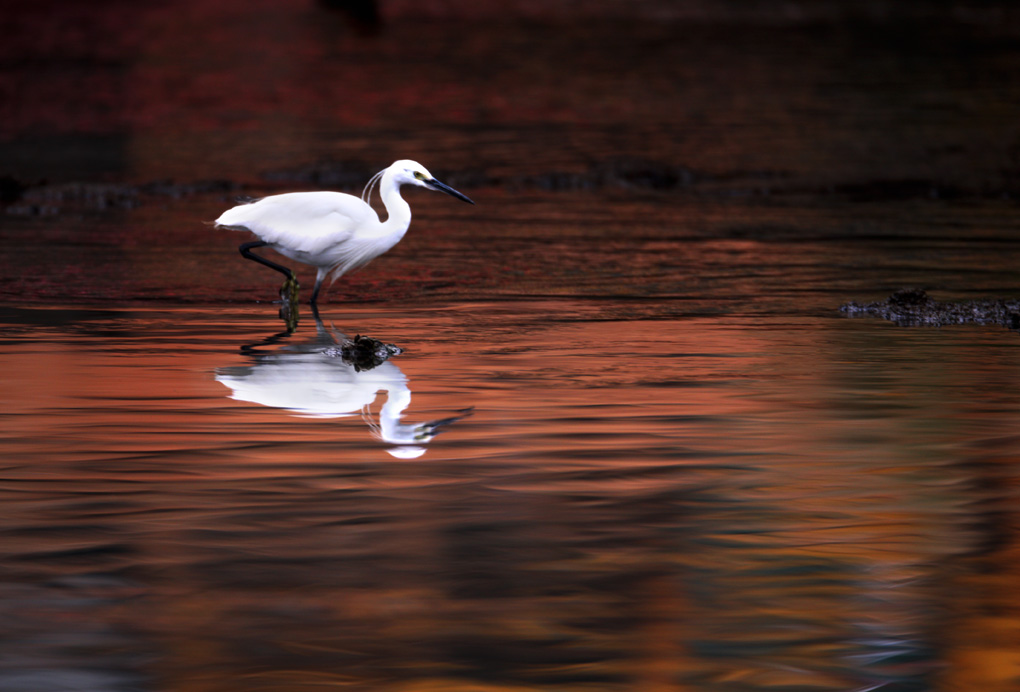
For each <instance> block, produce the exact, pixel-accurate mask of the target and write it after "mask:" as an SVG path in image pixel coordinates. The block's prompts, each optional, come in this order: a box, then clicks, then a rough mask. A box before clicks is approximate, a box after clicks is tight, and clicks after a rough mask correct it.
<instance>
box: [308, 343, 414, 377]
mask: <svg viewBox="0 0 1020 692" xmlns="http://www.w3.org/2000/svg"><path fill="white" fill-rule="evenodd" d="M403 352H404V349H402V348H400V347H399V346H394V345H393V344H387V343H383V342H382V341H379V340H378V339H373V338H371V337H368V336H361V335H360V334H359V335H357V336H355V337H354V338H353V339H349V340H347V341H344V342H343V343H342V344H340V345H339V346H337V347H335V348H330V349H327V350H326V351H325V353H326V355H328V356H333V357H339V358H341V359H343V361H344V362H345V363H347V364H348V365H353V366H354V370H355V371H356V372H362V371H364V370H371V369H372V368H376V367H379V366H380V365H382V364H383V363H385V362H386V361H387V360H389V359H390V357H391V356H399V355H400V354H401V353H403Z"/></svg>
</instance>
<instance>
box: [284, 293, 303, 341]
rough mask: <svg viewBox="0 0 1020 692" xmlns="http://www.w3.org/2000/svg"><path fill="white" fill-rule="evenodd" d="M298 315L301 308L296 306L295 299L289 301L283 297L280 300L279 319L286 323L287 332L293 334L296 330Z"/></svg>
mask: <svg viewBox="0 0 1020 692" xmlns="http://www.w3.org/2000/svg"><path fill="white" fill-rule="evenodd" d="M300 316H301V310H300V308H298V303H297V301H296V300H295V301H290V300H287V299H284V300H283V301H281V302H280V319H281V320H283V321H284V322H285V323H286V325H287V333H288V334H293V333H294V332H295V331H296V330H297V326H298V318H299V317H300Z"/></svg>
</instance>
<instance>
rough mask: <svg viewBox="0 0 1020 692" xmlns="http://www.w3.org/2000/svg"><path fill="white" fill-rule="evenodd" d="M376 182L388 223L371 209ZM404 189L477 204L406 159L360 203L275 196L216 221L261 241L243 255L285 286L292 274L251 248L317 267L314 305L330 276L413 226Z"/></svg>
mask: <svg viewBox="0 0 1020 692" xmlns="http://www.w3.org/2000/svg"><path fill="white" fill-rule="evenodd" d="M377 183H378V185H379V196H380V197H381V198H382V202H383V206H385V207H386V213H387V217H386V220H385V221H380V220H379V216H378V214H376V213H375V210H374V209H372V207H371V206H370V205H369V201H370V199H371V194H372V189H373V188H374V187H375V185H376V184H377ZM401 185H417V186H419V187H425V188H429V189H431V190H439V191H441V192H445V193H447V194H448V195H452V196H453V197H456V198H457V199H460V200H463V201H465V202H470V203H471V204H474V202H472V201H471V200H470V199H468V198H467V197H466V196H464V195H462V194H461V193H459V192H457V191H456V190H454V189H453V188H451V187H449V186H448V185H444V184H443V183H441V182H439V181H438V180H436V179H435V178H434V177H433V176H432V174H431V173H429V172H428V170H426V168H425V167H424V166H422V165H421V164H420V163H417V162H415V161H409V160H406V159H405V160H402V161H397V162H395V163H394V164H392V165H391V166H390V167H389V168H386V169H385V170H382V171H379V172H378V173H376V174H375V175H374V176H373V177H372V179H371V180H369V182H368V184H367V185H366V186H365V191H364V192H363V193H362V196H361V199H359V198H357V197H355V196H353V195H348V194H344V193H342V192H290V193H286V194H282V195H272V196H270V197H263V198H262V199H260V200H257V201H255V202H251V203H248V204H241V205H238V206H236V207H234V208H232V209H228V210H227V211H225V212H223V214H222V215H220V217H219V218H218V219H216V227H217V228H229V229H232V230H247V231H251V232H252V233H254V234H255V235H256V236H257V237H258V238H259V240H257V241H254V242H250V243H244V244H243V245H241V248H240V250H241V254H242V255H244V256H245V257H246V258H248V259H252V260H255V261H256V262H260V263H262V264H265V265H266V266H268V267H272V268H273V269H275V270H276V271H278V272H280V273H282V274H283V275H284V276H286V277H287V283H285V284H284V287H285V288H287V287H288V286H289V285H290V284H293V287H296V285H297V280H296V278H295V277H294V273H293V272H292V271H291V270H290V269H288V268H286V267H284V266H282V265H280V264H277V263H275V262H272V261H270V260H267V259H266V258H264V257H261V256H259V255H256V254H254V253H252V252H251V250H252V249H254V248H257V247H264V246H268V247H271V248H272V249H274V250H276V251H277V252H279V253H280V254H281V255H283V256H285V257H289V258H290V259H292V260H294V261H296V262H301V263H302V264H309V265H311V266H313V267H315V268H316V269H317V270H318V273H317V274H316V277H315V288H314V290H313V291H312V301H311V302H312V304H313V305H314V304H315V303H316V301H317V300H318V297H319V289H320V288H321V287H322V283H323V281H324V280H325V278H326V276H328V275H330V274H331V275H332V278H333V280H336V279H337V278H339V277H340V276H342V275H343V274H345V273H347V272H349V271H351V270H353V269H357V268H358V267H362V266H364V265H366V264H368V263H369V262H371V261H372V260H373V259H375V258H376V257H378V256H379V255H381V254H383V253H384V252H386V251H387V250H389V249H390V248H392V247H393V246H394V245H396V244H397V243H398V242H400V239H401V238H403V237H404V234H405V233H406V232H407V228H408V226H410V224H411V207H410V206H408V204H407V202H405V201H404V198H403V197H401V196H400V186H401Z"/></svg>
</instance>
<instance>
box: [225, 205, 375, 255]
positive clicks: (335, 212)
mask: <svg viewBox="0 0 1020 692" xmlns="http://www.w3.org/2000/svg"><path fill="white" fill-rule="evenodd" d="M372 222H374V223H378V222H379V217H378V216H377V215H376V213H375V211H374V210H373V209H372V207H370V206H369V205H367V204H365V203H364V202H362V201H361V200H360V199H358V198H357V197H354V196H353V195H347V194H344V193H342V192H291V193H287V194H282V195H273V196H271V197H264V198H262V199H260V200H258V201H256V202H252V203H251V204H242V205H240V206H236V207H234V208H233V209H228V210H227V211H226V212H224V213H223V215H222V216H220V218H218V219H217V220H216V223H217V224H218V225H220V226H233V227H243V228H247V229H248V230H250V231H251V232H252V233H254V234H255V235H256V236H258V237H259V238H260V239H262V240H264V241H266V242H267V243H272V244H273V245H278V246H280V247H283V248H287V249H289V250H293V251H297V252H302V253H308V254H309V255H317V254H319V253H322V252H325V251H326V250H327V249H328V248H330V247H333V246H335V245H337V244H339V243H342V242H344V241H345V240H348V239H349V238H350V237H351V236H353V235H354V233H355V231H356V230H357V229H358V228H360V227H362V226H364V225H365V224H368V223H372Z"/></svg>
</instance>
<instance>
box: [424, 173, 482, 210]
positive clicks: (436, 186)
mask: <svg viewBox="0 0 1020 692" xmlns="http://www.w3.org/2000/svg"><path fill="white" fill-rule="evenodd" d="M425 184H426V185H428V186H429V187H430V188H432V189H433V190H439V191H440V192H445V193H446V194H448V195H450V197H456V198H457V199H459V200H460V201H462V202H467V203H468V204H474V202H472V201H471V198H469V197H468V196H467V195H464V194H461V193H459V192H457V191H456V190H454V189H453V188H452V187H450V186H449V185H445V184H443V183H441V182H439V181H438V180H436V179H435V178H432V179H431V180H426V181H425Z"/></svg>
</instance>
